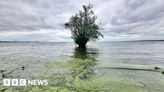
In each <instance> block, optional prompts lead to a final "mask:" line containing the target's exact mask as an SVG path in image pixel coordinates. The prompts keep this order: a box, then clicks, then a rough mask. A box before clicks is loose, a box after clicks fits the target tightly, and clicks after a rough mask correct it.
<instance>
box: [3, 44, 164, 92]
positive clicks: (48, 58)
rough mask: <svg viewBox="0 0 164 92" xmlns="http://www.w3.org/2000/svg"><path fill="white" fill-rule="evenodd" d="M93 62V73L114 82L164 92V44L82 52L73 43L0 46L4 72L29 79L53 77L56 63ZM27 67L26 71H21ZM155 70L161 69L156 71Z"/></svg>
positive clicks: (106, 46) (96, 46) (108, 46)
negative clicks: (10, 72)
mask: <svg viewBox="0 0 164 92" xmlns="http://www.w3.org/2000/svg"><path fill="white" fill-rule="evenodd" d="M73 58H81V59H90V58H91V59H93V60H95V65H94V66H93V72H94V73H95V74H96V76H104V77H107V78H109V79H111V81H114V82H119V83H127V84H131V85H136V86H141V87H142V86H144V87H145V89H146V90H147V91H144V92H163V91H164V88H163V87H164V75H163V74H162V73H161V71H162V70H163V69H164V42H163V41H134V42H133V41H131V42H130V41H129V42H100V43H90V44H89V45H88V46H87V49H85V50H81V49H77V48H76V47H75V44H73V43H49V42H38V43H26V42H24V43H5V42H3V43H0V70H9V71H10V70H13V69H16V71H14V72H13V73H12V74H11V75H10V76H15V77H20V78H28V77H33V76H43V75H45V74H46V75H47V74H53V73H56V72H59V71H62V70H61V69H56V68H55V67H50V66H49V65H51V64H53V63H55V62H65V61H67V60H71V59H73ZM22 66H23V67H25V70H23V71H22V70H21V69H17V68H21V67H22ZM154 67H159V68H161V69H160V71H154V70H153V69H154Z"/></svg>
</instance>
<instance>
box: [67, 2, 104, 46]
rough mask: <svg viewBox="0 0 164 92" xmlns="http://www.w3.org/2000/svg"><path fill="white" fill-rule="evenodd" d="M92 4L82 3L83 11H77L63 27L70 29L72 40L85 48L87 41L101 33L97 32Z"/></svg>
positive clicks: (96, 37)
mask: <svg viewBox="0 0 164 92" xmlns="http://www.w3.org/2000/svg"><path fill="white" fill-rule="evenodd" d="M92 7H93V6H92V5H91V4H89V5H88V6H85V5H83V11H79V13H78V14H75V15H74V16H72V17H71V18H70V21H69V22H68V23H65V24H64V25H65V27H66V28H68V29H70V30H71V33H72V38H73V39H74V42H75V43H76V44H78V47H79V48H86V44H87V42H88V41H95V40H97V39H98V38H99V36H102V37H103V35H102V34H101V33H100V32H99V29H100V28H99V25H97V24H96V19H97V17H96V16H95V15H94V12H93V10H92Z"/></svg>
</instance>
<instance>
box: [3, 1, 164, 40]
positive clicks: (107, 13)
mask: <svg viewBox="0 0 164 92" xmlns="http://www.w3.org/2000/svg"><path fill="white" fill-rule="evenodd" d="M89 3H92V4H93V5H94V8H93V9H94V11H95V14H96V15H97V17H98V23H99V22H101V26H102V30H101V31H102V33H103V34H104V36H105V38H104V40H108V39H112V37H113V38H117V39H119V38H120V39H122V38H123V37H127V38H128V37H130V38H133V37H141V36H142V37H141V38H142V39H143V38H144V37H148V36H151V38H153V35H154V37H157V36H159V37H161V36H164V34H163V30H164V27H163V26H164V23H163V22H162V21H163V20H164V15H163V14H164V1H163V0H14V1H13V0H2V1H0V11H1V12H0V35H1V37H0V40H5V39H6V40H19V39H22V40H39V41H43V40H44V41H45V40H47V41H58V40H60V41H66V40H71V39H69V37H70V32H69V31H68V30H65V29H64V27H63V24H64V23H65V22H67V21H69V18H70V17H71V16H72V15H74V14H75V13H77V12H78V11H79V10H81V9H82V7H81V6H82V5H83V4H89ZM40 30H44V31H46V33H45V34H42V33H40ZM49 30H54V32H52V31H49ZM59 30H60V31H59ZM36 31H38V32H36ZM3 32H5V33H6V34H9V35H10V34H12V33H13V32H16V33H17V32H24V33H27V35H22V34H17V35H14V36H10V37H9V36H7V35H3V34H4V33H3ZM28 32H34V33H30V34H29V33H28ZM2 35H3V36H2ZM136 35H137V36H136ZM159 37H157V38H159Z"/></svg>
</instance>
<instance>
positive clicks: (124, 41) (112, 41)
mask: <svg viewBox="0 0 164 92" xmlns="http://www.w3.org/2000/svg"><path fill="white" fill-rule="evenodd" d="M152 41H164V40H133V41H102V42H98V43H103V42H152ZM0 43H73V42H48V41H47V42H46V41H0Z"/></svg>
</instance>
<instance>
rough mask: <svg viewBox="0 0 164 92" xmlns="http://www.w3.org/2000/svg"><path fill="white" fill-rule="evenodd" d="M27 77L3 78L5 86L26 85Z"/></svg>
mask: <svg viewBox="0 0 164 92" xmlns="http://www.w3.org/2000/svg"><path fill="white" fill-rule="evenodd" d="M26 82H27V81H26V79H3V86H26Z"/></svg>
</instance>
